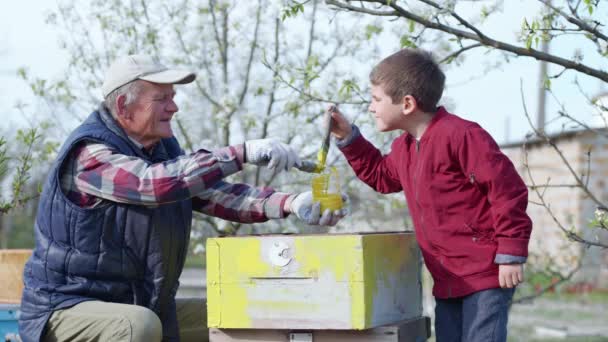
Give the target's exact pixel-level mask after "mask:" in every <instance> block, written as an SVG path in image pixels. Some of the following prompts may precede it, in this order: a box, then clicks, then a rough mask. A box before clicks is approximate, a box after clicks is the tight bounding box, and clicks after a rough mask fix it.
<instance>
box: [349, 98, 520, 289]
mask: <svg viewBox="0 0 608 342" xmlns="http://www.w3.org/2000/svg"><path fill="white" fill-rule="evenodd" d="M341 150H342V152H343V153H344V155H345V157H346V159H347V160H348V162H349V164H350V165H351V166H352V168H353V170H354V171H355V173H356V174H357V176H358V177H359V178H360V179H361V180H362V181H364V182H365V183H367V184H368V185H369V186H371V187H372V188H374V189H375V190H376V191H378V192H381V193H392V192H397V191H401V190H403V191H404V193H405V198H406V200H407V203H408V207H409V211H410V214H411V216H412V220H413V222H414V228H415V230H416V238H417V240H418V244H419V245H420V249H421V251H422V255H423V257H424V261H425V263H426V266H427V268H428V269H429V271H430V273H431V275H432V276H433V279H434V282H435V285H434V287H433V295H434V296H435V297H437V298H452V297H461V296H465V295H468V294H470V293H473V292H477V291H480V290H484V289H489V288H497V287H499V286H500V285H499V283H498V265H497V264H495V263H494V258H495V256H496V254H505V255H511V256H522V257H526V256H527V255H528V241H529V238H530V233H531V231H532V222H531V221H530V218H529V217H528V215H527V214H526V207H527V204H528V190H527V188H526V186H525V184H524V183H523V181H522V179H521V178H520V177H519V175H518V174H517V172H516V170H515V168H514V167H513V164H512V163H511V161H510V160H509V159H508V158H507V157H506V156H505V155H504V154H503V153H502V152H500V149H499V148H498V145H497V144H496V142H494V140H493V139H492V137H491V136H490V135H489V134H488V133H487V132H486V131H485V130H484V129H482V128H481V127H480V126H479V125H478V124H476V123H474V122H470V121H466V120H463V119H461V118H459V117H457V116H456V115H453V114H450V113H448V112H447V111H445V109H444V108H443V107H440V108H439V110H438V111H437V114H436V115H435V116H434V117H433V119H432V121H431V122H430V124H429V126H428V128H427V129H426V131H425V132H424V134H423V136H422V138H421V139H420V142H419V143H417V142H416V139H415V138H414V137H413V136H412V135H410V134H408V133H405V134H403V135H401V136H400V137H398V138H397V139H395V141H394V142H393V144H392V148H391V152H390V153H389V154H388V155H385V156H383V155H382V154H381V153H380V151H378V150H377V149H376V148H375V147H374V146H373V145H372V144H371V143H370V142H368V141H367V140H365V138H363V136H358V137H356V138H355V139H354V140H353V141H352V142H351V143H350V144H349V145H347V146H346V147H343V148H341Z"/></svg>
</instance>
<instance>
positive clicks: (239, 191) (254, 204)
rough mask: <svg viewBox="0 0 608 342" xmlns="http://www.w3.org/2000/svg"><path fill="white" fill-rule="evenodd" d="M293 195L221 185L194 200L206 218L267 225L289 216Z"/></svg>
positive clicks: (217, 184) (220, 183) (228, 184)
mask: <svg viewBox="0 0 608 342" xmlns="http://www.w3.org/2000/svg"><path fill="white" fill-rule="evenodd" d="M289 196H290V194H288V193H281V192H275V191H274V190H273V189H271V188H255V187H252V186H249V185H247V184H232V183H227V182H224V181H218V182H217V183H215V184H214V185H213V186H211V187H210V188H208V189H207V190H205V191H204V192H203V193H201V194H199V195H198V196H197V197H194V198H193V199H192V205H193V209H194V210H196V211H199V212H201V213H203V214H207V215H211V216H214V217H219V218H221V219H224V220H230V221H235V222H242V223H253V222H265V221H267V220H268V219H277V218H284V217H285V216H287V213H286V211H285V203H286V202H287V200H288V198H289Z"/></svg>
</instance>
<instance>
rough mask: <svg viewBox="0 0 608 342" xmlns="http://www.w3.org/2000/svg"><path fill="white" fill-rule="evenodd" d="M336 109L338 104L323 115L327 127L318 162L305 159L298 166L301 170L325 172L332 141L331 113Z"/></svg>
mask: <svg viewBox="0 0 608 342" xmlns="http://www.w3.org/2000/svg"><path fill="white" fill-rule="evenodd" d="M336 110H337V108H336V106H335V105H332V106H331V107H329V110H327V112H326V113H325V116H323V124H324V126H323V127H324V128H325V131H324V133H325V134H324V136H323V142H322V144H321V149H320V150H319V152H318V153H317V162H316V163H314V162H312V161H310V160H303V161H302V164H301V165H300V166H297V168H298V169H299V170H300V171H304V172H311V173H321V172H323V170H325V164H326V162H327V153H328V152H329V145H330V142H331V122H332V120H331V113H333V112H335V111H336Z"/></svg>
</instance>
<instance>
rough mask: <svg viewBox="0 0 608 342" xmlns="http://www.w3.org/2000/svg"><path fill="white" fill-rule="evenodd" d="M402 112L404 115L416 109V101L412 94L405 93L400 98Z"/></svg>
mask: <svg viewBox="0 0 608 342" xmlns="http://www.w3.org/2000/svg"><path fill="white" fill-rule="evenodd" d="M401 105H402V108H401V110H402V112H403V114H405V115H408V114H411V113H413V112H415V111H416V110H418V102H417V101H416V99H415V98H414V97H413V96H412V95H405V96H404V97H403V99H402V100H401Z"/></svg>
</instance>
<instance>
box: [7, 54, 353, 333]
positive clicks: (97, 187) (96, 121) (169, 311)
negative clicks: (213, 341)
mask: <svg viewBox="0 0 608 342" xmlns="http://www.w3.org/2000/svg"><path fill="white" fill-rule="evenodd" d="M194 79H195V75H194V74H193V73H191V72H187V71H180V70H172V69H168V68H166V67H165V66H163V65H162V64H160V63H158V62H157V61H156V60H154V59H153V58H150V57H147V56H140V55H133V56H127V57H124V58H120V59H118V60H117V61H116V62H114V63H113V64H112V66H110V68H109V70H108V72H107V75H106V79H105V82H104V84H103V86H102V92H103V96H104V98H105V101H104V102H103V103H102V104H101V106H100V107H99V109H98V110H96V111H94V112H93V113H92V114H91V115H90V116H89V117H88V119H87V120H86V121H85V122H84V123H83V124H82V125H80V126H79V127H78V128H76V129H75V130H74V132H73V133H72V134H71V135H70V136H69V137H68V138H67V139H66V141H65V143H64V144H63V146H62V148H61V149H60V151H59V153H58V156H57V159H56V161H55V162H54V164H53V165H52V167H51V169H50V173H49V177H48V180H47V182H46V184H45V187H44V190H43V192H42V195H41V198H40V206H39V209H38V214H37V218H36V226H35V232H36V247H35V249H34V253H33V255H32V257H31V258H30V260H29V261H28V263H27V265H26V267H25V271H24V279H25V288H24V291H23V298H22V304H21V312H22V313H21V317H20V321H19V331H20V335H21V337H22V339H23V340H24V341H26V342H28V341H39V340H43V341H146V342H151V341H160V340H161V339H162V340H166V341H178V340H179V339H180V334H181V335H184V331H186V330H188V329H190V330H191V331H192V329H194V331H196V329H197V325H198V326H199V329H200V328H201V327H200V326H202V325H203V324H204V323H203V321H202V320H203V318H202V315H203V311H204V310H205V307H204V304H203V303H201V302H199V303H195V302H188V301H176V299H175V294H176V291H177V288H178V285H179V282H178V278H179V276H180V273H181V271H182V268H183V266H184V260H185V258H186V252H187V247H188V238H189V236H190V227H191V219H192V210H196V211H199V212H202V213H204V214H207V215H211V216H215V217H219V218H222V219H226V220H231V221H237V222H264V221H266V220H268V219H279V218H284V217H286V216H287V215H289V214H290V213H294V214H295V216H297V217H298V218H299V219H301V220H303V221H304V222H306V223H307V224H312V225H319V224H321V225H334V224H335V223H336V222H337V221H338V220H339V219H340V218H342V217H343V216H344V213H343V212H341V211H336V212H330V211H326V212H324V213H323V214H322V215H320V213H319V203H313V202H312V199H311V198H312V196H311V194H310V192H305V193H302V194H288V193H281V192H276V191H274V190H272V189H269V188H254V187H251V186H248V185H245V184H231V183H228V182H225V181H224V180H223V178H225V177H227V176H229V175H231V174H234V173H235V172H238V171H240V170H241V169H242V167H243V163H252V164H255V165H266V164H268V166H269V167H271V168H275V169H277V170H288V169H290V168H291V167H293V166H298V165H299V164H300V160H299V158H298V156H297V155H296V153H295V152H294V151H293V149H292V148H291V147H289V146H288V145H285V144H282V143H280V142H277V141H275V140H267V139H261V140H252V141H247V142H245V143H244V144H241V145H235V146H228V147H224V148H220V149H218V150H216V151H213V152H210V151H207V150H202V149H201V150H199V151H197V152H194V153H191V154H189V155H185V154H184V152H183V150H182V149H181V148H180V146H179V144H178V142H177V140H176V139H175V138H174V137H173V132H172V129H171V119H172V117H173V115H174V114H175V113H176V112H177V111H178V108H177V105H176V104H175V102H174V100H173V98H174V96H175V91H174V89H173V85H174V84H184V83H190V82H192V81H193V80H194ZM193 317H194V318H193ZM197 317H198V318H197ZM203 328H204V327H203ZM202 338H204V337H203V336H200V335H199V336H198V340H200V339H202ZM183 339H184V340H186V338H183Z"/></svg>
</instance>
